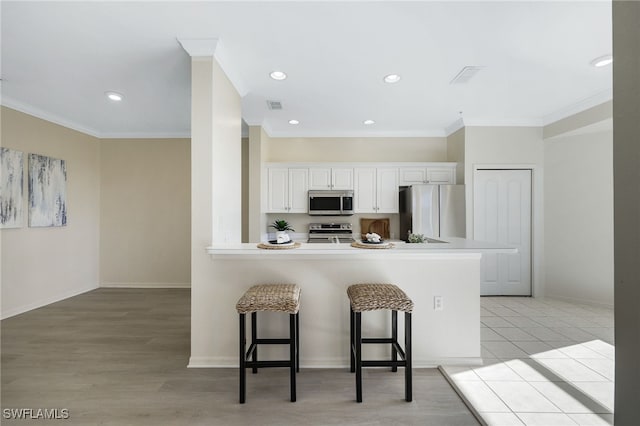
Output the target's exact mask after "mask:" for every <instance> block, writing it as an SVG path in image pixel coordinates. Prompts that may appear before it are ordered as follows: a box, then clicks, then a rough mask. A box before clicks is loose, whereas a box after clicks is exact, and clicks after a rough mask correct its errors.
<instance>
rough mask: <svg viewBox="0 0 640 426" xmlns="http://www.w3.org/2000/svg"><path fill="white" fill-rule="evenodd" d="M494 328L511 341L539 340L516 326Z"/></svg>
mask: <svg viewBox="0 0 640 426" xmlns="http://www.w3.org/2000/svg"><path fill="white" fill-rule="evenodd" d="M492 330H493V331H495V332H496V333H498V334H499V335H501V336H502V337H504V338H505V339H507V340H509V341H511V342H516V341H517V342H525V341H529V342H531V341H534V342H535V341H538V339H537V338H536V337H534V336H532V335H530V334H529V333H527V332H525V331H522V330H521V329H519V328H515V327H511V328H497V327H493V328H492Z"/></svg>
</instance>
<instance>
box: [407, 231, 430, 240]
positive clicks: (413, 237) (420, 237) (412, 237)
mask: <svg viewBox="0 0 640 426" xmlns="http://www.w3.org/2000/svg"><path fill="white" fill-rule="evenodd" d="M426 241H427V240H426V238H425V237H424V235H422V234H413V233H411V231H409V237H408V238H407V242H409V243H425V242H426Z"/></svg>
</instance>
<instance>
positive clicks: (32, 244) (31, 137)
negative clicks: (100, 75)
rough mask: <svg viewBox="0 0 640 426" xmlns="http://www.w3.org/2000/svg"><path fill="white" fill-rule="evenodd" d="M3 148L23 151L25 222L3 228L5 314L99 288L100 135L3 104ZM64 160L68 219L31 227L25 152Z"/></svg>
mask: <svg viewBox="0 0 640 426" xmlns="http://www.w3.org/2000/svg"><path fill="white" fill-rule="evenodd" d="M1 114H2V146H4V147H7V148H11V149H15V150H18V151H22V152H24V153H25V181H24V182H25V188H24V196H25V209H24V212H25V225H24V227H23V228H17V229H3V230H1V231H0V233H1V235H2V317H3V318H6V317H8V316H12V315H16V314H18V313H21V312H25V311H28V310H30V309H34V308H37V307H39V306H44V305H46V304H49V303H52V302H55V301H58V300H62V299H64V298H67V297H70V296H73V295H76V294H79V293H83V292H85V291H88V290H91V289H94V288H96V287H98V269H99V264H98V257H99V256H98V253H99V248H98V246H99V221H100V150H99V141H98V139H96V138H94V137H92V136H88V135H85V134H83V133H79V132H76V131H74V130H71V129H68V128H65V127H62V126H59V125H56V124H53V123H50V122H47V121H45V120H41V119H38V118H35V117H32V116H29V115H27V114H23V113H20V112H18V111H15V110H12V109H9V108H5V107H2V110H1ZM29 153H34V154H42V155H47V156H51V157H55V158H59V159H63V160H65V162H66V167H67V206H68V223H67V226H65V227H55V228H29V227H27V217H26V216H27V215H28V209H27V206H26V203H27V197H28V190H27V175H28V173H27V164H28V161H27V156H28V154H29Z"/></svg>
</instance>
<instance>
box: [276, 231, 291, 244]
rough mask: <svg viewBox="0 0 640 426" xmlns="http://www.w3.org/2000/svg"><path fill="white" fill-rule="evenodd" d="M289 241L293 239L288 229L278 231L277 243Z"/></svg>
mask: <svg viewBox="0 0 640 426" xmlns="http://www.w3.org/2000/svg"><path fill="white" fill-rule="evenodd" d="M289 241H291V238H290V237H289V234H287V231H276V243H278V244H282V243H288V242H289Z"/></svg>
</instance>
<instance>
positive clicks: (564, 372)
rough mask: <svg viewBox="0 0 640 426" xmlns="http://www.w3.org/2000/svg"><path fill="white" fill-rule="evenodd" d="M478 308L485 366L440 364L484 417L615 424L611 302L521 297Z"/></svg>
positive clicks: (544, 423) (503, 421)
mask: <svg viewBox="0 0 640 426" xmlns="http://www.w3.org/2000/svg"><path fill="white" fill-rule="evenodd" d="M481 306H482V308H481V321H482V324H481V327H482V328H481V341H482V357H483V359H484V365H482V366H473V367H461V366H456V367H442V368H441V369H442V370H443V372H444V373H445V375H446V376H447V377H448V379H449V380H450V382H451V383H452V385H453V386H454V388H456V389H457V390H458V392H459V393H460V394H461V396H463V398H464V399H465V400H466V402H467V403H468V405H469V406H470V408H471V409H472V410H473V411H475V413H476V415H477V416H478V417H479V418H480V420H481V421H482V422H484V423H485V424H487V425H490V426H502V425H505V426H506V425H509V426H511V425H518V426H522V425H527V426H529V425H531V426H533V425H541V426H556V425H557V426H560V425H572V426H575V425H612V424H613V390H614V389H613V388H614V386H613V385H614V382H613V381H614V346H613V338H614V333H613V309H612V308H606V307H596V306H589V305H579V304H575V303H568V302H563V301H558V300H550V299H533V298H521V297H483V298H482V299H481Z"/></svg>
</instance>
